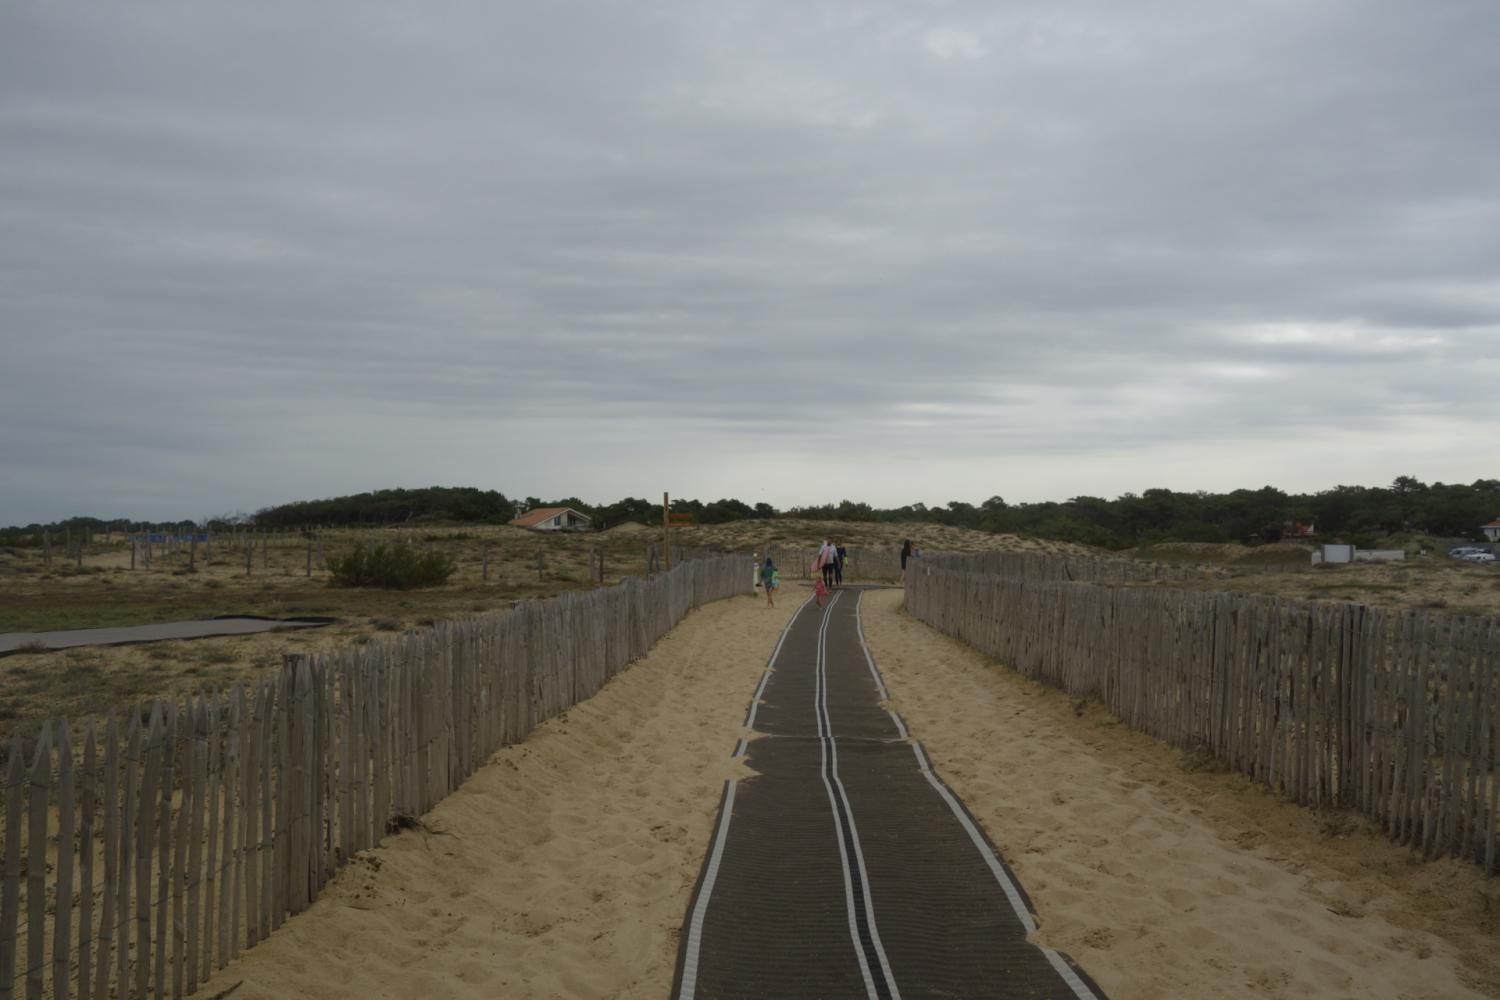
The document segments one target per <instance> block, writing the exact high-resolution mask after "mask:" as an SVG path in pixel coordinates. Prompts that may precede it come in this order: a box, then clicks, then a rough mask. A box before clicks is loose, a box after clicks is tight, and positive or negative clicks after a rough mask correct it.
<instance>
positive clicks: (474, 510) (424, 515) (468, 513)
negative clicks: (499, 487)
mask: <svg viewBox="0 0 1500 1000" xmlns="http://www.w3.org/2000/svg"><path fill="white" fill-rule="evenodd" d="M514 516H515V506H514V505H513V504H512V503H511V502H510V501H509V500H507V499H505V494H503V493H497V492H496V491H494V490H480V489H475V488H474V487H472V486H429V487H427V488H426V489H421V490H375V491H374V492H371V493H356V494H354V495H353V496H346V497H331V498H329V499H326V500H300V501H298V502H296V503H287V504H281V505H280V506H277V507H266V508H264V509H263V510H258V511H256V512H255V517H254V523H255V524H256V526H257V527H261V528H293V527H301V526H304V525H309V524H400V523H403V522H406V521H416V520H429V521H467V522H484V523H488V524H504V523H505V522H506V521H509V520H510V519H511V518H512V517H514Z"/></svg>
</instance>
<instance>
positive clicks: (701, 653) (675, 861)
mask: <svg viewBox="0 0 1500 1000" xmlns="http://www.w3.org/2000/svg"><path fill="white" fill-rule="evenodd" d="M796 593H797V591H796V590H795V589H794V588H785V590H784V594H785V597H784V599H783V600H781V601H779V602H778V606H777V607H776V608H775V609H774V610H771V609H767V608H766V607H765V602H764V600H763V599H760V598H752V597H745V598H736V599H733V600H729V601H721V602H719V603H717V604H713V605H709V606H707V607H705V608H702V609H700V610H698V611H695V612H693V613H692V614H690V615H689V616H688V617H687V619H686V620H685V621H684V622H683V623H682V624H681V625H680V626H679V627H678V628H677V629H676V630H674V631H673V632H672V633H670V634H669V635H668V636H667V637H665V638H664V639H663V640H662V641H661V642H660V643H658V644H657V646H656V648H655V649H653V650H652V652H651V653H650V655H649V656H647V657H646V658H645V659H643V660H641V661H640V662H638V663H636V664H634V665H633V666H631V667H630V669H628V670H626V671H625V672H624V673H622V674H621V675H620V676H618V677H616V678H615V679H614V680H612V681H611V682H610V683H609V684H607V685H606V686H605V688H604V689H603V690H602V691H601V692H600V693H599V694H598V695H596V696H595V697H594V698H592V699H590V700H589V701H587V702H585V703H583V704H581V705H577V706H574V707H573V708H572V709H570V710H569V711H568V712H567V713H566V714H565V716H563V717H560V718H557V719H554V720H552V721H551V722H548V723H546V724H544V725H542V726H541V727H539V728H538V729H537V730H536V731H535V732H534V733H532V735H531V737H530V738H529V739H527V740H526V742H525V743H522V744H520V745H517V746H514V747H508V748H506V749H505V750H502V751H501V752H500V753H498V754H497V755H496V756H495V757H494V759H492V760H491V761H490V763H489V764H488V765H487V766H486V767H484V768H482V769H481V770H480V771H479V772H478V773H477V774H476V775H475V776H474V777H473V778H471V779H470V780H469V781H468V782H467V783H466V784H465V785H464V787H463V788H461V789H460V790H459V791H458V792H457V793H456V794H454V795H452V796H450V797H449V798H448V799H447V800H445V801H444V802H443V803H441V804H440V805H439V806H438V807H437V808H436V809H435V810H433V811H432V812H431V813H430V814H429V815H428V816H427V817H426V822H427V825H428V827H429V828H430V830H431V831H434V832H429V833H425V834H424V833H421V832H409V833H404V834H402V835H400V836H396V837H392V838H389V839H388V840H387V841H386V843H385V844H384V846H382V847H380V848H379V849H377V850H374V851H370V852H367V853H366V854H364V855H361V856H360V857H359V858H358V859H357V860H356V861H355V863H354V864H352V865H350V866H349V867H348V868H346V869H345V870H344V871H343V872H342V873H341V874H340V875H339V877H338V878H337V879H336V880H335V881H334V882H333V883H332V885H331V886H330V888H329V889H328V891H327V892H326V893H325V894H324V896H323V897H322V898H321V899H319V900H318V902H317V903H315V904H314V905H313V906H312V908H311V909H309V910H308V911H307V912H306V913H304V914H302V915H300V916H298V917H295V918H293V919H292V920H291V921H290V922H289V923H288V924H287V925H286V926H285V927H283V929H282V930H281V931H279V932H278V933H276V934H273V935H272V936H271V938H270V939H268V940H267V941H266V942H264V943H263V944H261V945H258V946H257V947H255V948H253V949H251V950H250V951H248V952H246V953H245V954H244V955H243V956H242V957H241V959H240V960H239V961H238V962H236V963H234V964H232V965H230V966H229V967H227V968H226V969H224V970H223V971H222V972H220V973H219V974H218V976H216V977H215V978H214V980H213V981H212V982H210V983H209V984H208V985H207V986H206V987H202V988H201V991H200V993H199V995H200V996H213V995H214V994H215V993H216V992H218V991H219V990H222V989H226V988H228V987H230V986H232V985H234V984H235V983H236V982H240V981H243V984H244V985H243V986H241V987H240V988H239V989H238V990H237V991H236V992H235V993H234V998H235V1000H262V998H279V1000H285V998H288V997H305V998H329V1000H338V998H349V1000H373V998H381V997H392V998H398V997H399V998H403V1000H404V998H409V997H474V998H480V997H482V998H485V1000H491V998H496V997H504V998H507V1000H510V998H516V1000H525V998H564V997H566V998H583V997H650V998H652V1000H660V998H662V997H665V996H666V995H667V994H668V993H669V992H670V990H671V984H672V973H673V970H674V967H675V963H676V960H677V934H678V929H679V928H680V926H681V924H682V919H683V914H684V912H685V911H686V908H687V903H688V896H689V893H690V892H691V891H692V887H693V884H694V882H695V881H696V879H697V877H698V872H699V869H700V867H701V866H702V863H703V852H704V850H705V848H706V845H707V843H708V840H709V836H710V832H711V828H712V823H713V819H714V816H715V814H716V812H717V809H718V804H719V796H720V794H721V793H722V790H723V782H724V780H725V779H726V778H727V777H729V776H730V775H731V774H733V773H736V772H742V771H743V765H740V764H734V763H731V761H730V759H729V755H730V753H731V752H732V751H733V749H734V745H735V742H736V740H737V739H738V738H739V736H740V735H741V732H742V730H741V727H740V723H741V722H743V721H744V717H745V709H746V707H747V705H748V704H749V700H750V695H751V694H752V693H753V692H754V690H755V685H756V684H757V683H758V682H759V679H760V674H761V671H762V670H763V669H764V667H765V663H766V659H767V657H769V655H770V652H771V650H772V648H773V647H774V646H775V643H776V639H777V638H778V636H779V635H780V632H781V630H782V628H784V627H785V625H786V622H787V620H788V619H789V618H790V617H791V613H792V611H793V610H795V607H796V604H797V603H798V600H793V599H791V598H793V597H794V595H796ZM799 600H800V598H799Z"/></svg>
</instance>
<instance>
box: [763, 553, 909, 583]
mask: <svg viewBox="0 0 1500 1000" xmlns="http://www.w3.org/2000/svg"><path fill="white" fill-rule="evenodd" d="M844 548H845V552H846V553H847V554H846V556H845V563H844V580H845V582H854V581H856V580H859V581H865V582H869V583H895V582H897V581H899V580H900V579H901V551H900V549H885V548H880V549H873V548H863V547H857V546H852V545H848V546H845V547H844ZM770 555H771V558H772V559H774V560H775V561H776V567H777V569H779V570H781V575H782V577H784V578H786V579H789V580H810V579H812V564H813V561H814V560H815V559H817V557H818V547H817V546H811V547H809V548H784V547H783V548H775V549H772V550H771V552H770ZM765 557H766V554H765V553H761V556H760V558H761V559H762V560H764V559H765Z"/></svg>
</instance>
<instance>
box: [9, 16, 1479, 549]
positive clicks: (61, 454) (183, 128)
mask: <svg viewBox="0 0 1500 1000" xmlns="http://www.w3.org/2000/svg"><path fill="white" fill-rule="evenodd" d="M1497 51H1500V4H1497V3H1495V2H1494V0H1473V2H1463V0H1430V2H1424V3H1412V2H1410V0H1361V2H1353V0H1348V2H1346V0H1319V2H1317V3H1308V2H1306V0H1285V2H1283V0H1256V2H1248V3H1233V4H1231V3H1203V2H1201V0H1141V2H1133V3H1128V4H1127V3H1120V2H1118V0H1095V2H1066V0H1064V2H1058V0H1046V2H1035V3H1013V2H1010V3H1008V2H996V0H978V2H972V3H965V2H936V0H931V2H914V0H904V2H895V0H891V2H871V0H863V2H849V3H838V2H826V3H825V2H813V0H802V2H798V3H787V2H776V3H749V2H737V3H727V2H718V0H685V2H681V3H654V2H649V0H631V2H618V3H602V2H588V3H584V2H572V3H570V2H558V0H549V2H534V3H528V2H520V0H514V2H507V3H492V2H474V3H424V4H413V3H396V4H384V3H379V2H372V0H359V2H357V3H355V2H348V3H319V4H307V3H305V2H302V0H298V2H280V0H272V2H266V0H257V2H255V3H236V4H228V3H205V2H202V0H193V2H183V3H153V2H141V0H133V2H130V3H114V4H75V3H70V2H48V3H42V2H31V0H15V2H7V3H5V4H4V5H3V7H0V477H3V486H0V524H8V523H25V522H29V521H32V520H52V519H55V518H58V517H65V516H69V515H73V514H85V513H87V514H97V515H100V516H130V517H138V518H147V517H149V518H155V519H165V518H168V517H179V516H182V517H204V516H209V515H216V514H220V513H225V512H230V511H235V510H245V511H252V510H254V509H256V508H258V507H261V506H265V505H268V504H272V503H278V502H283V501H288V500H295V499H308V498H313V497H322V496H332V495H338V494H343V493H351V492H358V491H362V490H367V489H375V488H381V487H391V486H427V485H434V484H441V485H474V486H480V487H484V488H493V489H499V490H501V491H503V492H504V493H506V494H507V495H509V496H515V497H519V496H526V495H535V496H541V497H552V496H562V495H569V494H574V495H578V496H580V497H583V498H585V499H588V500H598V501H607V500H614V499H618V498H619V497H622V496H626V495H635V496H655V495H658V494H660V492H661V491H662V490H671V491H672V492H673V493H674V494H678V495H683V496H697V497H700V498H703V499H714V498H717V497H720V496H735V497H739V498H741V499H743V500H746V501H750V502H754V501H759V500H765V501H768V502H770V503H773V504H775V505H777V506H779V507H785V506H789V505H794V504H805V503H820V502H827V501H837V500H839V499H840V498H843V497H849V498H853V499H862V500H867V501H870V502H873V503H876V504H879V505H899V504H904V503H910V502H914V501H923V502H925V503H928V504H940V503H944V502H946V501H948V500H951V499H963V500H968V501H970V502H978V501H980V500H983V499H984V498H986V497H989V496H991V495H994V494H1000V495H1001V496H1004V497H1005V498H1006V499H1007V500H1010V501H1018V500H1036V499H1065V498H1067V497H1070V496H1073V495H1077V494H1091V495H1100V496H1109V497H1112V496H1116V495H1118V494H1120V493H1122V492H1126V491H1136V492H1139V491H1141V490H1144V489H1147V488H1151V487H1158V486H1164V487H1170V488H1173V489H1182V490H1193V489H1207V490H1227V489H1232V488H1236V487H1240V486H1249V487H1256V486H1261V485H1264V484H1268V483H1269V484H1272V485H1276V486H1280V487H1282V488H1285V489H1289V490H1313V489H1323V488H1327V487H1330V486H1333V485H1335V484H1338V483H1358V484H1363V485H1378V484H1384V483H1388V482H1389V481H1390V480H1391V479H1393V478H1394V477H1395V476H1397V475H1400V474H1411V475H1416V476H1418V477H1419V478H1423V479H1425V480H1428V481H1431V480H1443V481H1447V482H1469V481H1472V480H1473V479H1475V478H1478V477H1480V476H1485V477H1490V476H1494V475H1495V474H1496V471H1497V466H1500V454H1497V451H1500V448H1497V445H1500V435H1497V433H1496V430H1497V426H1500V405H1497V402H1496V400H1497V391H1500V62H1497V56H1496V53H1497Z"/></svg>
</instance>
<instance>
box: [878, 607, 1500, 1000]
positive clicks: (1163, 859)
mask: <svg viewBox="0 0 1500 1000" xmlns="http://www.w3.org/2000/svg"><path fill="white" fill-rule="evenodd" d="M901 597H902V595H901V594H900V593H899V592H896V591H886V592H880V593H871V594H868V595H866V597H865V600H864V604H863V615H864V627H865V634H866V638H867V639H868V641H869V644H870V646H871V649H872V650H873V652H874V655H875V658H876V662H877V663H878V665H879V667H880V669H881V671H882V673H883V674H884V676H885V680H886V683H887V686H888V688H889V689H890V692H891V697H892V700H893V702H894V707H895V708H896V709H897V710H898V711H899V712H901V714H902V715H903V717H904V718H905V719H906V720H907V722H908V724H909V725H910V727H911V731H912V733H913V735H914V736H916V737H917V738H918V739H920V740H921V741H922V743H923V744H924V746H926V748H927V750H928V752H929V754H930V756H931V757H932V759H933V762H934V765H935V767H936V768H937V769H938V772H939V773H940V774H941V775H942V776H943V777H944V778H945V779H946V780H947V782H948V783H949V784H950V785H951V786H952V787H953V788H954V789H955V791H957V792H958V793H959V795H961V796H962V797H963V799H964V801H965V802H966V803H967V804H968V806H969V808H970V809H971V810H972V811H973V813H974V814H975V816H977V817H978V818H979V820H980V821H981V822H982V823H983V824H984V826H985V827H986V829H987V830H988V831H989V833H990V835H991V837H992V838H993V839H994V841H995V843H996V845H997V846H998V847H999V848H1000V849H1001V851H1002V853H1003V854H1004V855H1005V857H1006V858H1007V860H1008V861H1010V863H1011V864H1012V865H1013V867H1014V868H1015V871H1016V873H1017V875H1018V876H1019V878H1020V879H1021V882H1022V884H1023V885H1024V886H1025V887H1026V889H1027V891H1028V892H1029V893H1030V894H1031V897H1032V900H1033V902H1034V903H1035V904H1036V907H1037V910H1038V912H1039V914H1040V917H1041V925H1042V930H1041V933H1040V939H1041V940H1042V941H1044V942H1045V943H1047V944H1049V945H1051V946H1053V947H1056V948H1060V949H1063V950H1064V951H1067V952H1068V953H1070V954H1071V955H1073V956H1074V958H1076V959H1078V961H1079V962H1080V963H1082V965H1083V966H1084V968H1086V969H1088V971H1089V973H1090V974H1091V975H1093V976H1094V978H1095V979H1096V980H1097V981H1098V982H1099V984H1100V986H1101V987H1102V988H1104V989H1105V990H1106V991H1107V992H1108V993H1109V995H1110V997H1111V998H1112V1000H1159V998H1176V997H1192V998H1217V997H1257V998H1264V997H1287V998H1291V997H1319V998H1323V997H1328V998H1350V1000H1353V998H1362V1000H1363V998H1390V1000H1398V998H1399V1000H1415V998H1433V1000H1437V998H1461V997H1495V996H1500V961H1497V947H1496V946H1497V944H1500V938H1497V930H1500V887H1497V886H1496V884H1495V883H1494V882H1493V880H1489V879H1486V878H1485V877H1484V876H1483V875H1482V874H1481V873H1480V872H1479V870H1478V869H1477V868H1475V867H1473V866H1471V865H1469V864H1467V863H1463V862H1458V861H1443V862H1437V863H1433V864H1423V863H1421V862H1420V861H1419V860H1416V859H1414V858H1413V857H1412V856H1411V855H1410V854H1408V853H1407V852H1406V851H1404V850H1403V849H1401V848H1399V847H1396V846H1393V845H1392V844H1390V842H1389V841H1387V840H1386V839H1385V837H1384V836H1383V835H1381V834H1379V833H1378V832H1377V831H1376V830H1375V829H1374V828H1373V827H1372V826H1370V825H1369V824H1367V823H1366V822H1365V821H1364V820H1362V819H1361V818H1359V817H1358V816H1356V815H1353V814H1346V813H1326V812H1325V813H1314V812H1312V811H1309V810H1305V809H1301V808H1298V807H1296V806H1293V805H1289V804H1286V803H1283V802H1281V801H1279V800H1278V799H1277V798H1276V797H1275V796H1273V795H1271V794H1269V793H1268V792H1266V791H1264V790H1262V789H1260V788H1257V787H1255V786H1253V785H1251V784H1250V783H1249V782H1248V781H1246V780H1244V779H1242V778H1240V777H1238V776H1234V775H1229V774H1224V773H1209V772H1204V771H1201V770H1199V771H1195V770H1190V769H1188V768H1185V767H1184V763H1187V764H1189V765H1190V766H1191V765H1193V764H1195V763H1197V762H1194V761H1191V760H1187V759H1185V758H1184V756H1183V755H1182V754H1181V753H1180V752H1177V751H1174V750H1172V749H1170V748H1169V747H1167V746H1166V745H1164V744H1162V743H1159V742H1157V741H1155V740H1152V739H1149V738H1147V737H1144V736H1141V735H1139V734H1136V733H1131V732H1129V731H1128V730H1126V729H1124V728H1123V727H1122V726H1120V725H1119V723H1118V722H1117V721H1116V720H1114V719H1113V717H1112V716H1110V715H1109V714H1108V713H1107V712H1105V711H1104V709H1103V708H1102V706H1099V705H1097V704H1092V705H1090V704H1083V703H1075V702H1074V701H1073V700H1071V699H1069V698H1068V697H1067V696H1066V695H1064V694H1063V693H1061V692H1059V691H1055V690H1051V689H1048V688H1045V687H1043V686H1041V685H1039V684H1034V683H1031V682H1029V681H1027V680H1025V679H1024V678H1022V677H1020V676H1019V675H1017V674H1015V673H1013V672H1011V671H1008V670H1006V669H1004V668H1003V667H1001V666H999V665H998V664H996V663H995V662H994V661H992V660H990V659H988V658H987V657H985V656H983V655H982V654H979V653H977V652H975V651H974V650H972V649H970V648H968V647H966V646H963V645H962V644H960V643H958V642H955V641H953V640H951V639H948V638H947V637H945V636H941V635H939V634H938V633H936V632H934V631H932V630H931V629H929V628H927V627H926V626H924V625H922V624H921V623H919V622H917V621H915V620H914V619H911V618H908V617H906V616H905V615H904V614H900V613H898V607H899V604H900V601H901Z"/></svg>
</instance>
